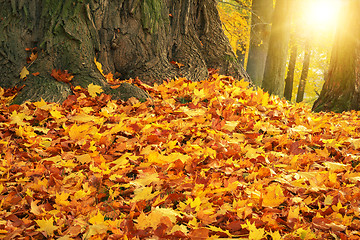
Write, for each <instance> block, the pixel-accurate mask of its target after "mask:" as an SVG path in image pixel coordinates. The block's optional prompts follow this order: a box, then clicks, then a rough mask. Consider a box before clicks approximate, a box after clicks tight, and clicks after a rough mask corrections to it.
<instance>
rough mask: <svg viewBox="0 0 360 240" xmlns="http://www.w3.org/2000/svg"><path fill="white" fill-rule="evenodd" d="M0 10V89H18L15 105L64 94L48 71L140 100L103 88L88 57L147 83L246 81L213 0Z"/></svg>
mask: <svg viewBox="0 0 360 240" xmlns="http://www.w3.org/2000/svg"><path fill="white" fill-rule="evenodd" d="M0 3H1V6H2V8H1V9H0V72H1V73H2V74H1V76H0V86H1V87H5V88H8V87H14V86H19V85H23V84H25V88H24V89H23V90H22V91H21V92H20V94H19V95H18V96H17V98H16V99H15V103H21V102H23V101H25V100H32V101H37V100H40V98H43V99H45V100H46V101H57V102H60V101H62V100H64V99H65V98H66V97H67V96H68V95H69V94H71V88H70V87H69V85H68V84H65V83H62V82H57V81H56V80H55V79H54V78H53V77H51V76H50V73H51V71H52V69H61V70H67V71H68V72H69V73H71V74H72V75H74V78H73V80H72V84H73V85H80V86H83V87H87V85H88V84H89V83H94V84H97V85H100V86H102V87H103V89H104V90H105V92H107V93H110V94H112V95H114V96H115V97H116V98H123V99H127V98H128V97H130V96H136V97H138V98H147V97H148V95H147V94H146V93H145V92H144V91H142V90H140V89H136V87H135V86H133V85H129V84H122V85H121V87H120V88H117V89H116V90H113V89H111V88H110V87H109V86H108V85H107V83H106V81H105V78H104V77H103V76H102V74H101V73H100V72H99V70H98V69H97V67H96V64H95V63H94V58H96V59H97V61H98V62H100V63H101V64H102V66H103V70H104V72H105V73H108V72H112V73H115V76H119V77H120V78H121V79H129V78H135V77H139V78H140V80H142V81H143V82H145V83H148V84H153V83H155V82H156V83H161V82H162V81H163V80H166V79H173V78H175V77H186V78H188V79H190V80H194V81H198V80H202V79H206V78H207V77H208V68H215V69H220V73H222V74H229V75H233V76H234V77H236V78H246V79H248V76H247V74H246V72H245V71H244V69H243V68H242V66H241V65H240V64H238V63H237V61H236V56H235V54H234V53H233V51H232V49H231V47H230V44H229V41H228V39H227V38H226V37H225V35H224V33H223V31H222V28H221V22H220V19H219V16H218V12H217V9H216V2H215V1H214V0H179V1H170V0H143V1H139V0H129V1H125V0H113V1H107V0H104V1H95V0H76V1H75V0H64V1H48V0H33V1H29V0H12V1H6V0H0ZM26 48H30V49H36V52H37V54H38V58H37V59H36V60H35V61H33V62H32V63H30V64H26V62H25V59H26V58H27V57H29V53H28V52H26V51H25V49H26ZM171 62H177V63H180V64H182V65H183V66H182V67H178V66H177V65H175V64H171ZM24 66H26V67H27V69H28V70H29V72H30V74H29V75H28V76H27V78H26V81H23V80H21V79H20V78H19V73H20V71H21V69H23V67H24ZM180 66H181V65H180ZM32 73H39V75H37V76H34V75H32Z"/></svg>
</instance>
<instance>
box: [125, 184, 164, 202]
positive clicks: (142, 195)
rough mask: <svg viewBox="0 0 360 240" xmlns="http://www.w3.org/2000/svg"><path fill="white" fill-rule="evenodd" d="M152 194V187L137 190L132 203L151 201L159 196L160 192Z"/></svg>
mask: <svg viewBox="0 0 360 240" xmlns="http://www.w3.org/2000/svg"><path fill="white" fill-rule="evenodd" d="M151 192H152V186H150V187H143V188H138V189H135V191H134V193H135V196H134V197H133V198H132V199H131V202H137V201H141V200H145V201H147V200H150V199H153V198H154V197H156V196H157V195H159V192H154V193H151Z"/></svg>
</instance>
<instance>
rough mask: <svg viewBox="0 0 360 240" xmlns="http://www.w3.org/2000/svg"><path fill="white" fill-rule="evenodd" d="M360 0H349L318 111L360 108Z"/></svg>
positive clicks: (336, 39) (342, 18)
mask: <svg viewBox="0 0 360 240" xmlns="http://www.w3.org/2000/svg"><path fill="white" fill-rule="evenodd" d="M359 11H360V3H359V1H345V3H344V9H342V11H341V15H340V22H339V24H338V28H337V33H336V38H335V43H334V46H333V49H332V53H331V60H330V66H329V70H328V73H327V75H326V77H325V83H324V86H323V88H322V90H321V93H320V96H319V98H318V99H317V100H316V101H315V103H314V105H313V110H314V111H317V112H319V111H334V112H342V111H348V110H360V16H359V14H358V13H359Z"/></svg>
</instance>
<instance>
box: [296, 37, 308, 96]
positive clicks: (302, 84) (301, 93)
mask: <svg viewBox="0 0 360 240" xmlns="http://www.w3.org/2000/svg"><path fill="white" fill-rule="evenodd" d="M310 57H311V47H310V42H309V41H306V43H305V55H304V61H303V68H302V71H301V77H300V82H299V87H298V91H297V96H296V102H302V101H303V100H304V94H305V86H306V80H307V77H308V73H309V66H310Z"/></svg>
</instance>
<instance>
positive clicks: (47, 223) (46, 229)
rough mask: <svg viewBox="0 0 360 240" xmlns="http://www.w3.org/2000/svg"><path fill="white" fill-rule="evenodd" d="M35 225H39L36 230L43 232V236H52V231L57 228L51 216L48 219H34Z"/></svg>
mask: <svg viewBox="0 0 360 240" xmlns="http://www.w3.org/2000/svg"><path fill="white" fill-rule="evenodd" d="M35 222H36V223H37V225H39V227H40V228H39V229H36V231H39V232H43V233H44V235H45V237H48V236H53V235H54V231H55V230H56V229H58V226H54V219H53V217H51V218H50V219H48V220H46V219H42V220H35Z"/></svg>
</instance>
